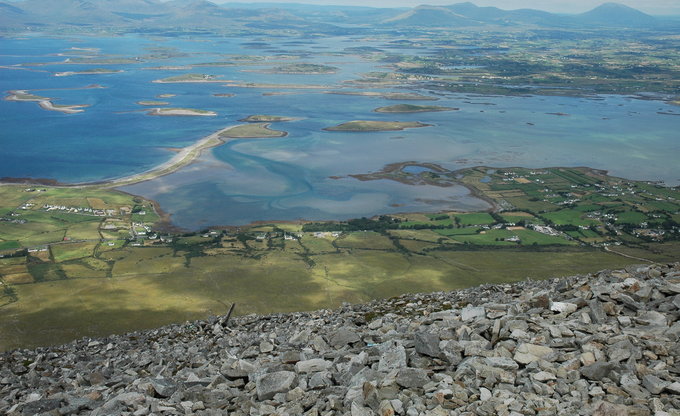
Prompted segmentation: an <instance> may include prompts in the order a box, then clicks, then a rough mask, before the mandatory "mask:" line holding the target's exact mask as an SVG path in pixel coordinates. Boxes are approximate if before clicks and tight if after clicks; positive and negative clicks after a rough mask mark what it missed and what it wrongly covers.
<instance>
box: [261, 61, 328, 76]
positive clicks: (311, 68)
mask: <svg viewBox="0 0 680 416" xmlns="http://www.w3.org/2000/svg"><path fill="white" fill-rule="evenodd" d="M337 71H338V68H336V67H334V66H329V65H319V64H307V63H299V64H289V65H281V66H277V67H275V68H272V69H271V70H269V71H265V72H271V73H276V74H302V75H320V74H334V73H336V72H337Z"/></svg>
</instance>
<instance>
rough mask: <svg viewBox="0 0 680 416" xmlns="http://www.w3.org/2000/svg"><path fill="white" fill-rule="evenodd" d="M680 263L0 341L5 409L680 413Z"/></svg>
mask: <svg viewBox="0 0 680 416" xmlns="http://www.w3.org/2000/svg"><path fill="white" fill-rule="evenodd" d="M679 318H680V263H676V264H669V265H653V266H633V267H629V268H627V269H625V270H617V271H602V272H599V273H595V274H592V275H581V276H573V277H568V278H561V279H552V280H544V281H523V282H519V283H515V284H502V285H483V286H479V287H476V288H470V289H466V290H460V291H454V292H437V293H431V294H409V295H403V296H400V297H395V298H391V299H387V300H381V301H374V302H371V303H369V304H365V305H344V306H343V307H342V308H339V309H337V310H334V311H330V310H320V311H315V312H308V313H291V314H275V315H268V316H256V315H248V316H244V317H238V318H232V319H231V320H230V321H229V324H228V326H225V317H213V318H210V319H207V320H204V321H196V322H188V323H185V324H177V325H170V326H166V327H162V328H158V329H155V330H149V331H140V332H133V333H129V334H125V335H115V336H110V337H107V338H101V339H82V340H79V341H74V342H72V343H70V344H66V345H62V346H55V347H49V348H38V349H35V350H15V351H10V352H6V353H3V354H1V355H0V414H6V415H10V416H15V415H17V416H19V415H21V416H24V415H107V416H111V415H133V416H143V415H234V416H236V415H238V416H246V415H248V416H259V415H280V416H284V415H290V416H293V415H306V416H331V415H338V416H395V415H397V416H402V415H403V416H445V415H470V416H471V415H501V416H521V415H570V416H571V415H596V416H606V415H616V416H621V415H624V416H625V415H631V416H632V415H636V416H645V415H656V416H667V415H675V416H680V319H679Z"/></svg>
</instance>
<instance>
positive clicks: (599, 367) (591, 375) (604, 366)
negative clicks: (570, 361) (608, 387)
mask: <svg viewBox="0 0 680 416" xmlns="http://www.w3.org/2000/svg"><path fill="white" fill-rule="evenodd" d="M615 367H616V364H614V363H612V362H606V361H598V362H596V363H594V364H591V365H589V366H586V367H582V368H581V374H582V375H583V376H584V377H585V378H587V379H588V380H596V381H601V380H602V379H603V378H605V377H607V376H608V375H609V373H610V372H611V371H612V370H613V369H614V368H615Z"/></svg>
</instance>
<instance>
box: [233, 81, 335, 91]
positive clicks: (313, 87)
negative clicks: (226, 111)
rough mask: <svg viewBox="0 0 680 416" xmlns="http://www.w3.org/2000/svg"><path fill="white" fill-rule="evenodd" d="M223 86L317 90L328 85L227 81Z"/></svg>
mask: <svg viewBox="0 0 680 416" xmlns="http://www.w3.org/2000/svg"><path fill="white" fill-rule="evenodd" d="M224 86H225V87H237V88H271V89H276V88H282V89H299V90H319V89H321V90H322V89H326V88H328V85H313V84H267V83H261V82H240V83H238V82H233V81H232V82H228V83H227V84H224Z"/></svg>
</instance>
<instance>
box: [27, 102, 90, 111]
mask: <svg viewBox="0 0 680 416" xmlns="http://www.w3.org/2000/svg"><path fill="white" fill-rule="evenodd" d="M38 104H39V105H40V107H41V108H44V109H45V110H50V111H59V112H61V113H66V114H75V113H82V112H83V111H85V110H82V108H86V107H89V105H59V104H54V103H53V102H52V101H50V100H42V101H40V102H39V103H38Z"/></svg>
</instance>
